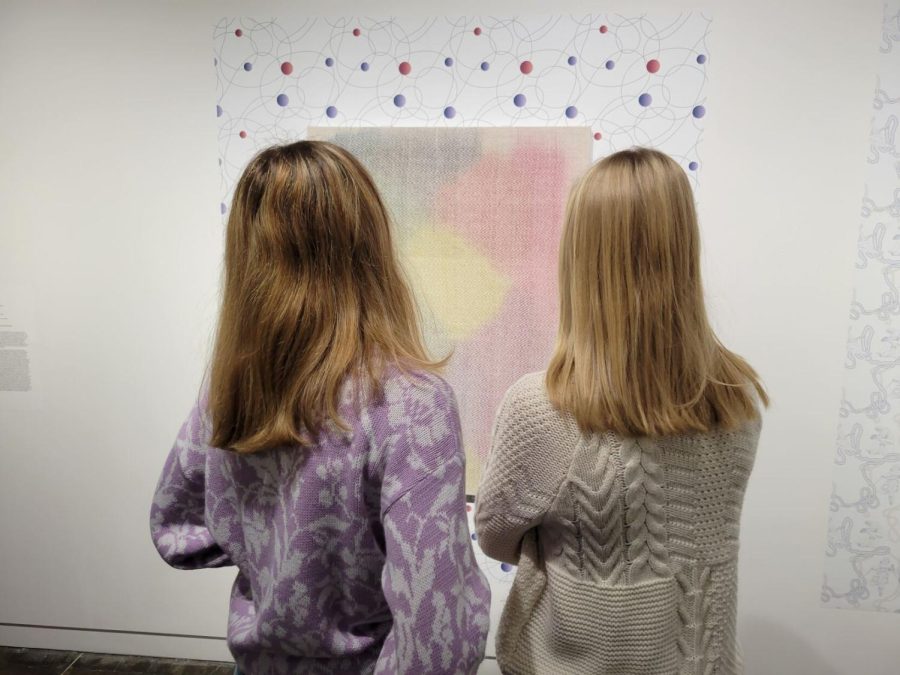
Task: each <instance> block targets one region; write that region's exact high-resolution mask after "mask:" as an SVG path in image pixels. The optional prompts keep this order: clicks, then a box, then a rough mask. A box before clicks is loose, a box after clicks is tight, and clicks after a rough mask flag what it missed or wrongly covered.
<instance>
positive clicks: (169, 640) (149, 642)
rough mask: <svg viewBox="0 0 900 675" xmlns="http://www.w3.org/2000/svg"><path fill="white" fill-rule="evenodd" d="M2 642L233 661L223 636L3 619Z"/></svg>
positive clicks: (115, 652)
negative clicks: (44, 624) (20, 621)
mask: <svg viewBox="0 0 900 675" xmlns="http://www.w3.org/2000/svg"><path fill="white" fill-rule="evenodd" d="M0 645H3V646H7V647H30V648H32V649H64V650H70V651H78V652H100V653H105V654H131V655H134V656H162V657H168V658H176V659H199V660H202V661H231V660H232V658H231V654H230V653H229V651H228V646H227V645H226V644H225V638H224V637H214V636H203V635H180V634H177V633H142V632H137V631H120V630H95V629H91V628H79V627H75V626H36V625H26V624H9V623H0Z"/></svg>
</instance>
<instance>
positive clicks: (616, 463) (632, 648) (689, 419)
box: [475, 149, 768, 675]
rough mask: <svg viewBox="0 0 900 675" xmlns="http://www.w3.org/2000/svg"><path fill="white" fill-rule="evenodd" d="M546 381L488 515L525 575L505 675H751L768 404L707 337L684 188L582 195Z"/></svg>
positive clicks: (515, 438) (636, 155) (488, 548)
mask: <svg viewBox="0 0 900 675" xmlns="http://www.w3.org/2000/svg"><path fill="white" fill-rule="evenodd" d="M559 293H560V319H559V333H558V340H557V344H556V349H555V352H554V353H553V356H552V358H551V359H550V363H549V366H548V368H547V370H546V372H545V373H534V374H531V375H526V376H525V377H524V378H522V379H521V380H519V381H518V382H517V383H516V384H514V385H513V386H512V387H511V388H510V390H509V391H508V393H507V394H506V397H505V399H504V401H503V403H502V404H501V406H500V410H499V412H498V416H497V421H496V425H495V429H494V438H493V447H492V452H491V456H490V458H489V461H488V467H487V470H486V473H485V474H484V477H483V481H482V484H481V488H480V490H479V493H478V499H477V504H476V515H475V526H476V531H477V533H478V541H479V544H480V545H481V548H482V549H483V550H484V552H485V553H486V554H487V555H489V556H491V557H493V558H496V559H498V560H502V561H505V562H507V563H512V564H518V566H519V567H518V570H517V572H516V576H515V580H514V583H513V586H512V590H511V592H510V595H509V599H508V601H507V603H506V606H505V608H504V611H503V616H502V619H501V622H500V626H499V630H498V636H497V658H498V661H499V663H500V666H501V669H502V670H503V672H505V673H506V672H508V673H517V674H526V673H547V674H551V673H554V674H555V673H592V674H594V675H603V674H608V675H613V674H615V675H644V674H646V675H668V674H673V675H674V674H687V673H691V674H694V673H697V674H703V675H706V674H708V673H718V674H721V675H724V674H726V673H739V672H741V671H742V665H741V653H740V649H739V646H738V644H737V641H736V638H735V635H736V599H737V576H736V574H737V557H738V530H739V522H740V512H741V504H742V501H743V495H744V489H745V487H746V483H747V479H748V477H749V475H750V471H751V468H752V466H753V461H754V457H755V453H756V446H757V439H758V437H759V432H760V404H763V405H767V404H768V398H767V396H766V393H765V391H764V389H763V387H762V385H761V384H760V381H759V378H758V377H757V374H756V373H755V371H754V370H753V368H751V367H750V366H749V365H748V364H747V362H746V361H744V360H743V359H742V358H741V357H740V356H738V355H736V354H734V353H733V352H731V351H729V350H728V349H727V348H725V347H724V346H723V345H722V344H721V342H719V340H718V339H717V338H716V336H715V334H714V333H713V331H712V329H711V327H710V325H709V321H708V320H707V315H706V309H705V306H704V300H703V286H702V284H701V278H700V234H699V228H698V225H697V217H696V214H695V210H694V200H693V195H692V193H691V189H690V185H689V183H688V180H687V176H686V175H685V173H684V171H683V170H682V169H681V168H680V167H679V166H678V164H676V163H675V162H674V161H673V160H672V159H671V158H670V157H668V156H666V155H665V154H663V153H661V152H658V151H655V150H648V149H633V150H626V151H623V152H617V153H615V154H613V155H611V156H609V157H607V158H606V159H604V160H603V161H601V162H599V163H597V164H596V165H594V166H593V167H592V168H591V169H590V170H589V171H588V172H587V173H586V175H585V176H584V177H583V178H582V179H581V180H580V181H579V182H578V184H577V185H576V186H575V187H574V188H573V190H572V192H571V195H570V198H569V202H568V206H567V209H566V216H565V225H564V231H563V235H562V242H561V246H560V252H559Z"/></svg>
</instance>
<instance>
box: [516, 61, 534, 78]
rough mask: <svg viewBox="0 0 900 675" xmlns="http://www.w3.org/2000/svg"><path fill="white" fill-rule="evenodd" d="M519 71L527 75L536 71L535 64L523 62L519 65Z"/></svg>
mask: <svg viewBox="0 0 900 675" xmlns="http://www.w3.org/2000/svg"><path fill="white" fill-rule="evenodd" d="M519 70H521V71H522V74H523V75H527V74H528V73H530V72H531V71H532V70H534V64H532V63H531V61H522V63H521V64H519Z"/></svg>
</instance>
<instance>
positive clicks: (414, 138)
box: [308, 127, 592, 494]
mask: <svg viewBox="0 0 900 675" xmlns="http://www.w3.org/2000/svg"><path fill="white" fill-rule="evenodd" d="M308 136H309V137H310V138H315V139H319V140H329V141H332V142H334V143H337V144H339V145H341V146H343V147H345V148H347V149H348V150H350V151H351V152H352V153H353V154H354V155H356V156H357V157H359V158H360V160H361V161H362V162H363V164H365V165H366V167H367V168H368V169H369V171H370V172H371V173H372V176H373V178H374V179H375V183H376V184H377V185H378V187H379V189H380V190H381V193H382V196H383V197H384V199H385V203H386V205H387V207H388V209H389V210H390V212H391V214H392V216H393V218H394V226H395V234H396V240H397V245H398V249H399V251H400V255H401V259H402V261H403V263H404V268H405V269H406V272H407V274H408V276H409V278H410V282H411V285H412V287H413V289H414V292H415V294H416V299H417V301H418V305H419V308H420V312H421V315H422V319H423V327H424V330H425V337H426V341H427V344H428V346H429V348H430V351H431V353H432V354H433V355H436V356H441V357H442V356H446V355H448V354H452V359H451V360H450V362H449V364H448V366H447V370H446V373H445V375H446V378H447V380H448V382H449V383H450V384H451V385H452V386H453V389H454V391H455V392H456V396H457V400H458V402H459V411H460V417H461V419H462V423H463V438H464V440H465V444H466V467H467V474H468V475H467V486H466V490H467V492H468V493H470V494H474V493H475V490H476V489H477V487H478V483H479V480H480V474H481V469H482V466H483V462H484V459H485V457H486V455H487V452H488V450H489V447H490V440H491V439H490V434H491V427H492V424H493V419H494V414H495V412H496V410H497V406H498V405H499V403H500V401H501V399H502V397H503V393H504V392H505V391H506V390H507V389H508V388H509V387H510V385H512V384H513V383H514V382H515V381H516V380H517V379H518V378H519V377H520V376H521V375H523V374H524V373H527V372H530V371H534V370H541V369H543V368H544V367H545V365H546V363H547V361H548V359H549V357H550V352H551V350H552V347H553V341H554V338H555V334H556V320H557V309H556V308H557V290H556V260H557V250H558V242H559V236H560V230H561V223H562V217H563V210H564V206H565V200H566V196H567V194H568V191H569V188H570V186H571V184H572V182H573V181H574V179H575V178H576V177H577V176H578V175H579V174H580V173H581V172H582V171H584V170H585V169H586V168H587V167H588V166H589V165H590V161H591V142H592V140H591V136H590V130H589V129H587V128H585V127H482V128H472V127H461V128H452V129H447V128H441V127H419V128H397V127H392V128H383V127H376V128H355V129H349V128H342V127H331V128H329V127H310V128H309V132H308Z"/></svg>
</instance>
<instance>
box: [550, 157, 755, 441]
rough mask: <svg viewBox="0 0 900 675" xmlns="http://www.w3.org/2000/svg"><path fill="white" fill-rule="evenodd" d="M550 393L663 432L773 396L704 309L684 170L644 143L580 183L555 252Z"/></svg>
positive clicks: (582, 412)
mask: <svg viewBox="0 0 900 675" xmlns="http://www.w3.org/2000/svg"><path fill="white" fill-rule="evenodd" d="M559 292H560V321H559V335H558V339H557V344H556V349H555V352H554V354H553V357H552V358H551V360H550V364H549V366H548V368H547V375H546V383H547V390H548V393H549V396H550V399H551V401H552V402H553V403H554V405H556V407H557V408H559V409H561V410H563V411H567V412H570V413H571V414H572V415H573V416H574V418H575V420H576V421H577V422H578V424H579V426H580V427H581V429H582V430H584V431H588V432H590V431H602V430H610V431H614V432H617V433H619V434H622V435H627V436H664V435H668V434H677V433H683V432H689V431H709V430H711V429H713V428H715V427H724V428H734V427H736V426H738V425H739V424H740V423H741V422H744V421H747V420H749V419H752V418H754V417H756V416H757V415H758V411H757V407H756V403H755V401H754V398H755V397H754V393H753V390H755V392H756V394H757V395H758V396H759V398H760V400H761V401H762V402H763V404H765V405H768V397H767V395H766V392H765V390H764V389H763V386H762V384H761V383H760V380H759V377H758V376H757V374H756V372H755V371H754V370H753V368H752V367H751V366H750V365H749V364H748V363H747V362H746V361H745V360H744V359H742V358H741V357H740V356H738V355H737V354H735V353H733V352H731V351H729V350H728V349H726V348H725V347H724V346H723V345H722V344H721V342H719V340H718V338H717V337H716V335H715V334H714V333H713V330H712V328H711V327H710V325H709V321H708V319H707V314H706V308H705V305H704V300H703V285H702V283H701V279H700V231H699V228H698V225H697V216H696V212H695V209H694V199H693V195H692V193H691V187H690V184H689V183H688V179H687V176H686V175H685V173H684V171H683V170H682V169H681V167H679V166H678V164H677V163H676V162H675V161H674V160H672V159H671V158H670V157H668V156H667V155H665V154H663V153H661V152H658V151H655V150H648V149H644V148H637V149H633V150H625V151H622V152H617V153H615V154H613V155H610V156H609V157H607V158H606V159H604V160H603V161H601V162H599V163H597V164H595V165H594V166H593V167H591V168H590V169H589V170H588V172H587V173H586V174H585V175H584V177H583V178H582V179H581V180H580V181H579V182H578V183H577V184H576V185H575V187H574V188H573V189H572V192H571V194H570V197H569V201H568V205H567V208H566V216H565V225H564V230H563V235H562V242H561V245H560V252H559Z"/></svg>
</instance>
